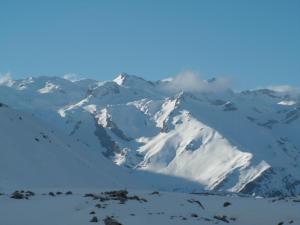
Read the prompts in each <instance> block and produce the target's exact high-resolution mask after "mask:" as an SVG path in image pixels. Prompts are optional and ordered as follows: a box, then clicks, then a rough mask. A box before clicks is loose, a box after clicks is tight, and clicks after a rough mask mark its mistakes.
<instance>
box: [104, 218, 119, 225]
mask: <svg viewBox="0 0 300 225" xmlns="http://www.w3.org/2000/svg"><path fill="white" fill-rule="evenodd" d="M103 221H104V224H105V225H122V224H121V223H120V222H118V221H117V220H115V219H114V218H112V217H110V216H107V217H106V218H105V219H104V220H103Z"/></svg>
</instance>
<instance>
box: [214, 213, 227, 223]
mask: <svg viewBox="0 0 300 225" xmlns="http://www.w3.org/2000/svg"><path fill="white" fill-rule="evenodd" d="M214 218H215V219H216V220H221V221H223V222H225V223H229V220H228V219H227V216H225V215H216V216H214Z"/></svg>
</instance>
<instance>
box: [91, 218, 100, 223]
mask: <svg viewBox="0 0 300 225" xmlns="http://www.w3.org/2000/svg"><path fill="white" fill-rule="evenodd" d="M90 222H91V223H97V222H98V218H97V216H94V217H93V218H92V219H91V220H90Z"/></svg>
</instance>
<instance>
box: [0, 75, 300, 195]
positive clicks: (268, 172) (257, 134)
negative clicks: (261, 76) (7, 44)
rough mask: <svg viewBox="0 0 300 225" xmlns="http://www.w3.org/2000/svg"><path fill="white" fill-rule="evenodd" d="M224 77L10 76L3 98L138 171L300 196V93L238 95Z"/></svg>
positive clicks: (1, 88)
mask: <svg viewBox="0 0 300 225" xmlns="http://www.w3.org/2000/svg"><path fill="white" fill-rule="evenodd" d="M183 81H184V80H183ZM221 84H222V82H220V81H219V80H218V79H211V80H208V81H201V83H200V84H195V85H194V86H192V88H189V87H187V86H186V85H184V84H182V88H181V84H180V82H178V79H177V80H176V79H174V78H173V79H172V78H170V79H165V80H162V81H157V82H150V81H146V80H144V79H142V78H140V77H136V76H131V75H127V74H121V75H119V76H118V77H117V78H116V79H115V80H113V81H105V82H100V81H93V80H79V81H69V80H66V79H63V78H59V77H37V78H26V79H22V80H12V79H9V78H7V79H5V80H2V82H0V102H3V103H5V104H7V105H9V106H11V107H13V108H14V109H17V110H20V111H23V112H25V113H30V114H34V116H35V117H37V118H39V120H41V121H43V123H44V124H45V125H46V126H47V127H50V130H51V129H52V130H55V131H57V132H61V133H62V134H63V135H65V136H66V137H63V141H65V139H66V140H67V139H68V138H69V139H70V140H75V142H76V143H77V144H81V145H83V146H85V148H86V149H88V151H90V152H93V154H94V153H97V154H98V156H97V157H102V155H103V156H105V157H106V158H108V159H110V160H112V161H113V162H114V163H115V164H117V165H120V166H123V167H127V168H130V169H132V170H135V171H136V170H138V171H150V172H154V173H159V174H165V175H170V176H175V177H181V178H184V179H186V180H189V181H192V182H197V183H199V184H201V185H202V186H203V187H204V188H205V189H207V190H214V191H233V192H242V193H248V194H258V195H279V194H289V195H291V194H299V193H300V172H299V171H300V158H299V157H300V139H299V135H298V132H299V127H300V119H299V116H300V104H299V102H300V101H299V100H300V97H299V95H298V94H297V93H288V92H282V91H278V90H273V89H258V90H251V91H243V92H234V91H232V90H230V89H229V88H227V87H223V86H222V85H221ZM197 85H198V86H200V87H201V88H199V89H198V88H197ZM11 135H12V134H11ZM61 137H62V136H61ZM64 143H70V142H68V141H66V142H64ZM72 143H73V142H71V143H70V144H72ZM32 144H38V143H35V142H33V143H32ZM29 146H30V145H29ZM68 151H69V150H68ZM72 151H74V152H75V153H76V150H73V149H72V150H71V152H72ZM75 153H74V154H75ZM100 153H102V154H100ZM70 154H71V153H70ZM76 154H77V153H76ZM93 159H94V158H93ZM100 161H101V160H100ZM95 164H96V163H95ZM100 164H101V163H100ZM93 165H94V164H93ZM95 166H96V165H95ZM100 167H101V165H100ZM99 169H100V168H99ZM166 177H167V176H166ZM162 182H163V181H162Z"/></svg>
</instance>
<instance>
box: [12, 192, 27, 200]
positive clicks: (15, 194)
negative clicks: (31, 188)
mask: <svg viewBox="0 0 300 225" xmlns="http://www.w3.org/2000/svg"><path fill="white" fill-rule="evenodd" d="M10 197H11V198H13V199H24V198H25V196H24V195H23V194H22V193H21V192H19V191H15V192H14V193H12V194H11V196H10Z"/></svg>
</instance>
